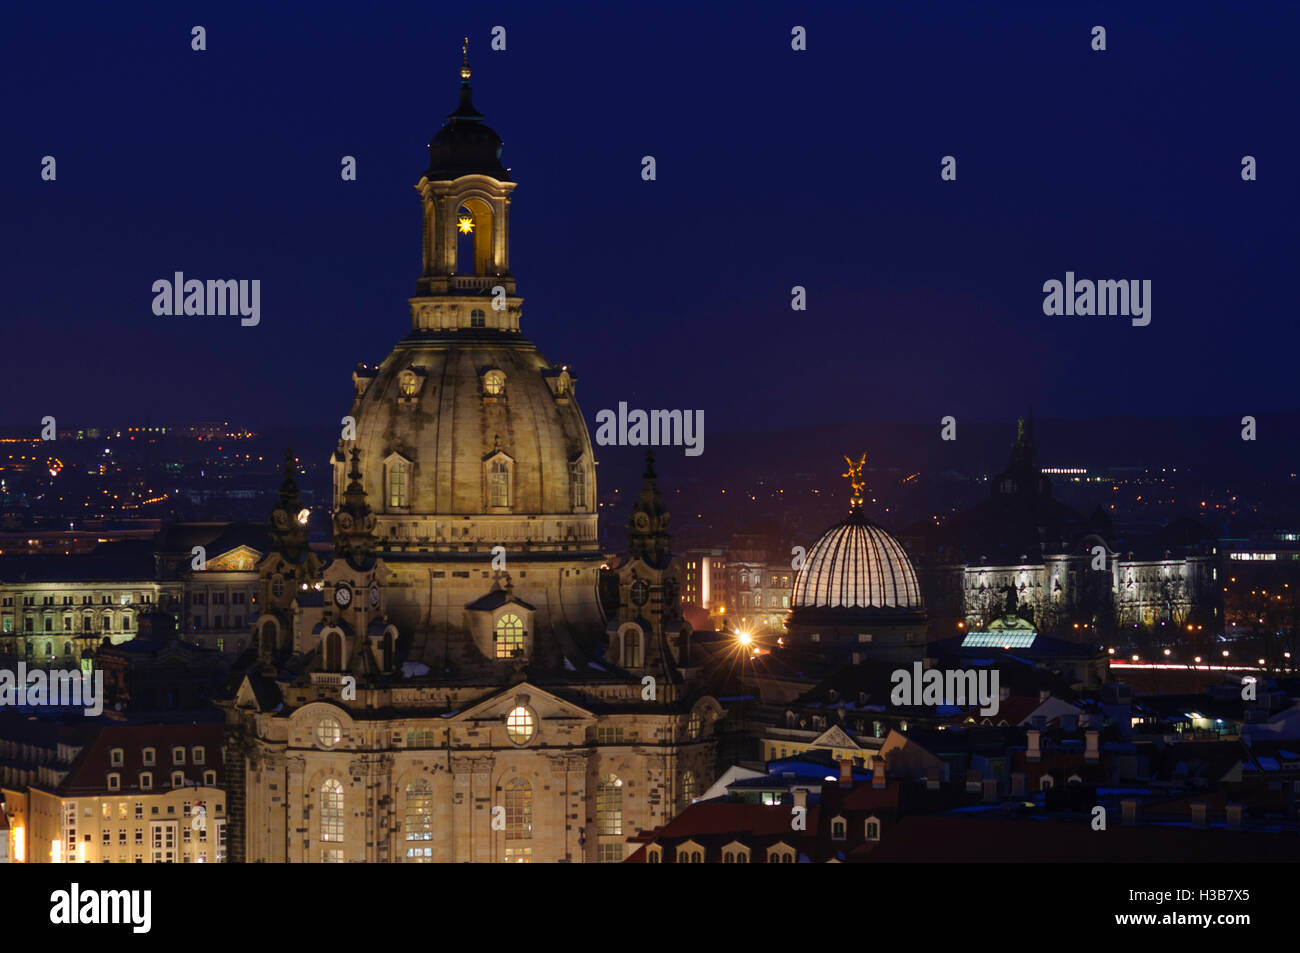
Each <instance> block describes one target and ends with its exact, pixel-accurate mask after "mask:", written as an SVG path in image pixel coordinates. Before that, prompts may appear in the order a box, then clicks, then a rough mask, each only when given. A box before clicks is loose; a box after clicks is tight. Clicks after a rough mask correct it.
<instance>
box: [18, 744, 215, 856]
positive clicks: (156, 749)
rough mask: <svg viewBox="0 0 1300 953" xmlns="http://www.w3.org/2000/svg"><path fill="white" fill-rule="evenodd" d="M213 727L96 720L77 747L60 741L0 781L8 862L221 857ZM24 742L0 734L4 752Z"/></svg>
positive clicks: (20, 752) (20, 750)
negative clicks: (20, 775) (22, 780)
mask: <svg viewBox="0 0 1300 953" xmlns="http://www.w3.org/2000/svg"><path fill="white" fill-rule="evenodd" d="M221 740H222V727H221V725H220V724H207V725H162V726H155V725H121V724H105V725H103V726H102V727H101V728H100V730H99V731H98V733H97V734H96V735H94V737H93V738H92V739H90V740H89V742H88V743H87V744H85V745H84V746H82V745H80V744H78V743H76V741H75V740H72V739H69V740H67V741H61V742H59V743H58V744H57V746H56V747H55V748H54V749H53V751H52V754H53V757H52V758H51V759H50V760H48V761H46V762H45V763H43V764H40V765H33V773H34V775H35V776H34V777H33V778H32V779H31V780H30V781H28V783H26V784H13V783H10V782H8V781H7V782H6V783H5V784H4V785H3V787H0V791H3V796H4V809H5V814H6V815H7V816H8V819H9V851H10V857H11V859H12V861H13V862H16V863H92V864H95V863H124V864H128V863H137V864H139V863H146V864H147V863H223V862H224V861H225V851H226V810H225V794H224V791H223V790H222V777H221V774H222V758H221ZM27 747H28V745H27V744H26V742H23V741H17V740H14V739H13V738H12V737H6V738H4V739H0V751H2V752H4V754H5V756H6V757H7V758H14V759H21V758H22V757H23V756H24V755H23V752H24V751H25V749H26V748H27Z"/></svg>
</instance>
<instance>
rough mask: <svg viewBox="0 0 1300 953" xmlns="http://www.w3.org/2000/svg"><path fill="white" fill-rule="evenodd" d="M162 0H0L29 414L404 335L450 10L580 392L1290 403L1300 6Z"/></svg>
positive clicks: (213, 397)
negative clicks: (1056, 313)
mask: <svg viewBox="0 0 1300 953" xmlns="http://www.w3.org/2000/svg"><path fill="white" fill-rule="evenodd" d="M175 6H176V5H175V4H172V3H157V4H124V5H117V4H112V5H103V4H98V3H96V4H93V5H92V4H59V5H58V11H57V13H56V12H54V9H55V8H54V6H53V5H48V4H35V3H28V4H23V5H22V6H21V7H15V6H11V7H10V8H9V9H7V10H6V23H5V26H4V30H3V33H0V75H3V80H4V84H3V85H4V93H3V97H4V105H5V117H6V120H5V135H4V148H3V150H0V182H3V187H2V189H0V199H2V200H3V203H4V206H5V211H4V214H3V216H0V248H2V250H3V254H2V255H0V277H2V278H3V281H4V297H3V328H4V348H3V358H0V361H2V362H3V363H2V364H0V368H2V370H3V376H4V381H5V385H4V394H5V399H4V408H3V411H2V412H0V420H3V421H4V422H5V423H6V424H8V425H11V426H20V425H21V426H27V425H30V429H31V430H32V432H33V433H35V432H36V430H37V429H38V427H39V423H38V421H39V418H40V417H42V416H44V415H46V414H54V415H56V416H57V417H58V419H59V424H60V427H67V426H82V425H86V424H115V425H127V424H132V423H143V422H144V420H145V418H146V416H150V417H151V419H152V421H153V422H154V423H155V424H157V423H163V422H177V421H184V420H193V419H229V420H232V421H235V422H237V423H241V424H247V425H250V426H253V427H262V426H272V425H276V426H286V425H287V426H294V425H298V424H303V423H309V424H313V425H319V424H328V423H330V422H331V421H336V420H337V419H338V418H339V417H341V416H342V415H343V414H344V413H346V412H347V410H348V407H349V403H350V396H351V381H350V374H351V371H352V369H353V367H354V366H355V364H356V363H357V361H359V360H365V361H379V360H380V359H382V358H383V357H384V356H385V355H386V354H387V353H388V352H389V350H390V349H391V347H392V345H393V344H394V343H395V342H396V341H397V340H398V339H399V338H400V337H402V336H403V335H404V334H405V333H406V332H407V331H408V330H409V327H410V321H409V313H408V306H407V302H406V299H407V298H408V297H409V296H410V295H411V294H412V293H413V292H414V289H415V281H416V278H417V277H418V274H419V268H420V210H419V200H418V197H417V194H416V192H415V190H414V188H413V185H414V184H415V182H416V181H417V180H418V179H419V176H420V173H421V172H422V171H423V170H424V169H425V167H426V166H427V164H428V153H427V149H426V146H427V143H428V140H429V138H430V137H431V136H432V135H433V133H434V132H435V131H436V130H437V129H438V128H439V126H440V125H441V124H442V122H443V119H444V117H445V116H446V114H447V113H448V112H450V111H451V110H452V109H454V108H455V106H456V102H457V87H458V82H459V80H458V76H457V70H458V67H459V65H460V44H461V38H462V36H464V35H468V36H469V37H470V59H471V64H472V66H473V69H474V78H473V85H474V102H475V105H476V106H477V107H478V108H479V109H480V110H481V111H482V112H483V113H484V114H485V116H486V118H487V122H488V123H489V124H490V125H491V126H492V127H493V128H494V129H496V130H497V132H498V133H500V135H501V136H502V138H503V139H504V140H505V149H504V152H503V160H504V162H505V164H506V165H507V166H508V167H510V168H511V170H512V176H513V177H514V178H515V180H516V181H517V182H518V183H519V187H518V189H517V190H516V191H515V193H514V201H513V205H512V219H511V231H512V267H513V271H514V273H515V275H516V277H517V279H518V282H519V293H520V294H521V295H522V296H523V298H524V301H525V304H524V312H523V330H524V333H525V334H526V335H527V336H529V337H530V338H532V339H533V340H534V341H535V342H536V343H537V344H538V346H539V347H540V348H541V350H542V353H544V354H545V355H547V357H549V358H550V359H551V360H553V361H555V362H557V363H568V364H570V365H571V366H572V367H573V368H574V369H575V370H576V372H577V373H578V375H579V377H580V383H579V387H578V398H579V400H580V402H581V404H582V407H583V411H584V413H585V414H586V416H587V419H588V421H589V423H590V422H592V421H593V420H594V417H595V414H596V412H597V411H598V410H600V409H601V408H605V407H610V408H612V407H616V406H617V403H618V402H619V401H621V400H622V401H627V402H629V404H630V405H631V406H633V407H647V408H649V407H662V408H702V409H704V411H705V413H706V418H707V427H708V431H709V432H710V433H719V432H722V431H734V430H750V429H752V430H757V429H765V428H768V427H792V426H800V425H803V424H811V423H825V422H837V421H849V420H853V419H854V418H856V417H868V418H871V419H875V420H882V419H884V420H906V421H924V420H927V419H931V418H933V419H934V420H935V422H936V424H937V420H938V418H939V417H940V416H942V415H945V414H953V415H956V416H958V417H959V418H961V417H962V416H966V417H973V418H977V419H983V420H998V419H1001V420H1009V419H1011V418H1014V416H1015V415H1016V414H1018V413H1019V412H1021V411H1022V410H1023V408H1024V407H1025V405H1026V404H1027V403H1030V402H1032V403H1033V405H1034V409H1035V411H1036V412H1037V413H1038V414H1040V415H1041V416H1053V415H1054V416H1064V417H1094V416H1098V417H1099V416H1109V415H1125V414H1134V415H1143V416H1145V415H1153V416H1154V415H1161V414H1200V413H1231V414H1237V413H1242V414H1245V413H1253V414H1260V413H1265V412H1267V411H1269V410H1282V409H1294V408H1296V407H1297V406H1300V401H1298V400H1297V399H1296V397H1295V382H1294V381H1295V376H1294V375H1295V371H1294V369H1295V366H1296V360H1297V358H1296V351H1297V344H1300V331H1297V327H1296V307H1295V287H1296V279H1295V277H1294V276H1295V265H1296V261H1297V257H1298V253H1300V240H1297V237H1296V235H1297V224H1296V223H1297V220H1298V218H1300V216H1298V215H1297V211H1298V209H1297V204H1298V203H1297V197H1298V190H1300V184H1298V183H1300V180H1298V179H1297V176H1296V172H1295V168H1294V165H1293V163H1294V162H1295V161H1296V156H1297V155H1300V134H1298V133H1297V124H1296V102H1297V80H1296V75H1297V62H1296V58H1295V54H1294V44H1295V37H1296V35H1297V33H1298V32H1300V6H1298V5H1296V4H1281V3H1277V4H1269V3H1260V4H1222V5H1216V6H1214V7H1207V6H1205V5H1202V4H1197V3H1171V4H1141V5H1140V6H1141V7H1142V9H1140V10H1134V9H1131V8H1132V7H1134V6H1135V5H1134V4H1131V3H1115V4H1074V3H1071V4H1057V3H1051V4H1042V3H1028V4H1006V3H998V4H970V3H966V2H962V3H933V4H932V3H906V4H862V3H853V4H845V5H832V4H817V5H815V7H814V8H813V9H812V10H811V11H809V9H808V8H807V7H806V6H805V5H803V4H789V3H779V4H778V3H763V2H753V3H747V4H744V5H743V6H742V5H728V9H725V10H721V11H719V10H713V9H706V8H704V7H702V6H700V5H697V4H680V5H679V4H663V3H655V4H630V3H629V4H622V3H620V4H601V5H597V4H590V5H572V6H568V7H562V6H557V5H553V4H550V3H546V4H537V3H527V4H504V3H502V4H493V5H492V6H491V8H490V12H488V13H480V12H479V9H481V8H478V7H477V6H476V7H475V8H474V9H473V10H471V8H470V6H469V5H458V4H433V3H419V4H417V3H402V4H398V3H384V4H360V3H346V4H343V3H313V4H310V5H303V6H302V7H300V8H297V9H295V10H284V9H280V7H279V5H269V4H260V3H259V4H249V5H247V6H242V5H237V4H228V3H220V4H210V5H200V6H199V7H198V8H197V9H198V11H199V12H183V13H182V12H177V11H176V10H175V9H173V8H174V7H175ZM1044 7H1046V8H1047V9H1043V8H1044ZM195 24H201V25H203V26H204V27H206V29H207V45H208V49H207V51H206V52H194V51H192V50H191V49H190V28H191V27H192V26H193V25H195ZM497 24H500V25H503V26H505V27H506V30H507V44H508V49H507V51H506V52H504V53H500V52H492V51H490V49H489V41H490V38H491V33H490V31H491V29H492V27H493V26H495V25H497ZM795 24H800V25H803V26H805V27H806V28H807V30H808V50H807V52H794V51H792V50H791V48H790V38H791V37H790V31H791V28H792V26H794V25H795ZM1097 24H1100V25H1103V26H1105V27H1106V29H1107V45H1108V49H1107V51H1106V52H1104V53H1099V52H1094V51H1092V50H1091V49H1090V30H1091V28H1092V27H1093V26H1094V25H1097ZM47 154H48V155H53V156H54V157H55V158H56V159H57V162H58V179H57V181H56V182H53V183H51V182H43V181H41V178H40V161H41V157H42V156H44V155H47ZM647 154H648V155H653V156H655V158H656V160H657V166H658V179H657V181H654V182H645V181H642V179H641V157H642V156H643V155H647ZM1248 154H1249V155H1253V156H1255V157H1256V158H1257V160H1258V163H1259V179H1258V181H1255V182H1243V181H1242V179H1241V174H1240V170H1241V158H1242V156H1243V155H1248ZM344 155H353V156H355V157H356V158H357V161H358V180H357V181H356V182H344V181H342V180H341V179H340V176H339V170H340V158H341V157H342V156H344ZM944 155H953V156H955V157H956V159H957V172H958V178H957V181H956V182H942V181H940V178H939V162H940V158H941V157H942V156H944ZM177 270H180V271H183V272H185V274H186V276H187V277H195V278H202V279H207V278H244V279H252V278H258V279H260V280H261V282H262V319H261V324H260V326H258V327H255V328H244V327H241V326H240V324H239V320H238V318H231V317H225V318H220V317H212V318H203V317H156V316H155V315H154V314H153V313H152V310H151V303H152V300H153V294H152V292H151V290H150V289H151V285H152V283H153V281H154V280H155V279H158V278H170V277H171V275H172V273H173V272H174V271H177ZM1067 270H1069V271H1074V272H1075V273H1076V274H1077V275H1078V276H1079V277H1087V278H1093V279H1100V278H1137V279H1150V280H1151V281H1152V283H1153V301H1152V304H1153V311H1152V322H1151V325H1150V326H1149V327H1145V328H1135V327H1132V326H1131V324H1130V323H1129V320H1128V319H1126V318H1121V317H1091V318H1089V317H1047V316H1045V315H1044V314H1043V310H1042V302H1043V291H1042V285H1043V282H1044V281H1046V280H1048V279H1052V278H1055V279H1058V280H1060V279H1063V278H1064V276H1065V272H1066V271H1067ZM796 284H798V285H804V286H805V287H806V288H807V293H808V302H809V308H808V311H807V312H806V313H801V314H796V313H794V312H792V311H791V309H790V289H791V287H792V286H793V285H796Z"/></svg>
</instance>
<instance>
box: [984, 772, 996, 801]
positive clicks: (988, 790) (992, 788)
mask: <svg viewBox="0 0 1300 953" xmlns="http://www.w3.org/2000/svg"><path fill="white" fill-rule="evenodd" d="M997 799H998V779H997V778H985V779H984V803H985V804H992V803H993V802H994V801H996V800H997Z"/></svg>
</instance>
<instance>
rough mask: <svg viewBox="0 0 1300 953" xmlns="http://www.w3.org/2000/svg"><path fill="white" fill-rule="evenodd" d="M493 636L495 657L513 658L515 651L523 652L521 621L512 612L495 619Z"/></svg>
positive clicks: (522, 626)
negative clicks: (494, 637) (494, 638)
mask: <svg viewBox="0 0 1300 953" xmlns="http://www.w3.org/2000/svg"><path fill="white" fill-rule="evenodd" d="M495 636H496V657H497V658H499V659H509V658H514V657H515V652H516V651H518V652H522V651H523V650H524V623H523V620H522V619H520V618H519V616H517V615H515V614H514V613H513V612H507V613H506V614H505V615H503V616H502V617H501V618H499V619H497V624H496V633H495Z"/></svg>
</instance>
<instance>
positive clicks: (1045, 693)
mask: <svg viewBox="0 0 1300 953" xmlns="http://www.w3.org/2000/svg"><path fill="white" fill-rule="evenodd" d="M1051 697H1052V693H1051V691H1050V690H1049V689H1046V688H1040V689H1039V690H1038V703H1039V704H1040V705H1041V704H1042V703H1043V702H1045V701H1047V699H1049V698H1051Z"/></svg>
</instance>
